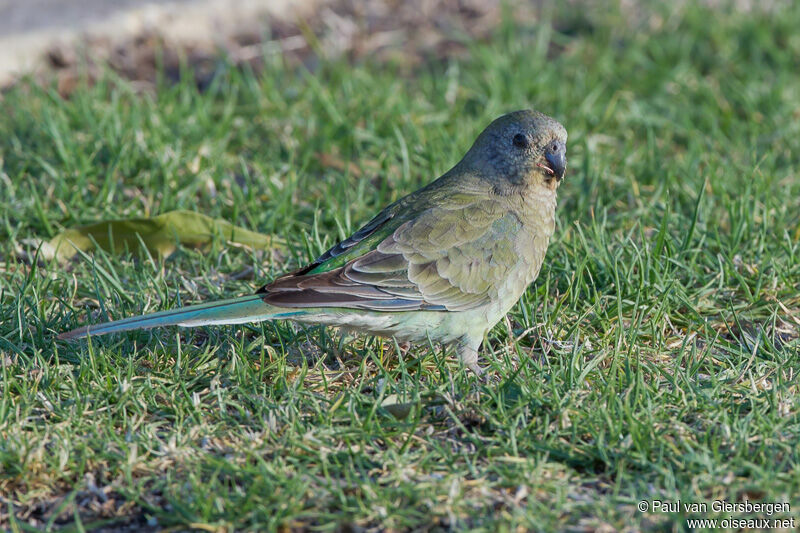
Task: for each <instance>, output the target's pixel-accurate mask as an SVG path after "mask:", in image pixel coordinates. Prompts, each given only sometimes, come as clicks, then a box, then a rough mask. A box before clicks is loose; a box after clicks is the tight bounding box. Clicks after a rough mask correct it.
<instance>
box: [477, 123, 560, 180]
mask: <svg viewBox="0 0 800 533" xmlns="http://www.w3.org/2000/svg"><path fill="white" fill-rule="evenodd" d="M463 163H464V164H466V165H468V166H469V167H471V168H472V169H474V170H477V171H478V172H480V173H481V174H482V175H484V176H488V177H490V178H491V179H493V180H505V181H507V182H509V183H510V184H511V185H517V186H519V185H532V184H544V185H546V186H547V187H548V188H552V189H555V188H556V187H557V186H558V184H559V183H560V182H561V180H562V179H563V177H564V172H565V171H566V169H567V130H565V129H564V126H562V125H561V124H559V123H558V122H557V121H556V120H554V119H552V118H550V117H548V116H547V115H544V114H542V113H539V112H538V111H532V110H528V109H526V110H523V111H515V112H513V113H509V114H507V115H503V116H502V117H500V118H498V119H497V120H495V121H494V122H492V123H491V124H489V126H487V127H486V129H485V130H483V132H482V133H481V134H480V136H478V139H477V140H476V141H475V144H473V145H472V148H470V150H469V152H467V155H465V156H464V160H463ZM497 185H498V186H500V187H501V188H502V185H503V183H498V184H497Z"/></svg>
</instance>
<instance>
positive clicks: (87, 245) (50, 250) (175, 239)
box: [40, 211, 279, 262]
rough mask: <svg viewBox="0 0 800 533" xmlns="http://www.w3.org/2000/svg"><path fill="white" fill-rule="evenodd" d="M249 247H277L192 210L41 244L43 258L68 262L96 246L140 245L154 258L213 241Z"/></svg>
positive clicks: (78, 231)
mask: <svg viewBox="0 0 800 533" xmlns="http://www.w3.org/2000/svg"><path fill="white" fill-rule="evenodd" d="M215 237H216V238H219V239H222V240H224V241H227V242H230V243H236V244H241V245H243V246H249V247H251V248H260V249H268V248H273V247H275V246H277V245H278V244H279V239H276V238H275V237H273V236H272V235H264V234H262V233H256V232H254V231H250V230H247V229H244V228H240V227H238V226H234V225H233V224H231V223H230V222H227V221H225V220H221V219H214V218H210V217H208V216H206V215H203V214H200V213H195V212H193V211H170V212H168V213H164V214H162V215H158V216H156V217H152V218H130V219H126V220H104V221H102V222H96V223H94V224H89V225H87V226H81V227H78V228H70V229H68V230H65V231H63V232H61V233H59V234H58V235H56V236H55V237H53V238H52V239H50V241H47V242H44V243H42V246H41V251H40V253H41V255H42V256H43V257H44V258H45V259H52V258H56V260H58V261H59V262H64V261H68V260H69V259H71V258H72V257H73V256H75V254H76V253H78V250H80V251H83V252H88V251H91V250H93V249H94V248H95V243H96V244H97V246H99V247H100V248H102V249H103V250H106V251H108V252H121V251H124V250H139V251H141V243H144V245H145V246H146V247H147V250H148V251H149V252H150V253H151V254H154V255H160V256H163V257H166V256H169V255H170V254H172V253H173V252H174V251H175V248H176V246H177V245H178V244H182V245H184V246H193V247H201V246H205V245H207V244H209V243H211V241H212V240H213V239H214V238H215Z"/></svg>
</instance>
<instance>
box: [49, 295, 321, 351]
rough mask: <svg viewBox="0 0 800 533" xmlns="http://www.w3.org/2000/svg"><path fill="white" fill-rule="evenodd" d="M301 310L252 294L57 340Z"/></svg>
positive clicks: (259, 317) (88, 328)
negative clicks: (273, 302)
mask: <svg viewBox="0 0 800 533" xmlns="http://www.w3.org/2000/svg"><path fill="white" fill-rule="evenodd" d="M304 313H305V311H288V312H287V310H286V309H282V308H280V307H275V306H272V305H269V304H267V303H265V302H264V301H263V300H262V299H261V296H260V295H258V294H253V295H249V296H242V297H239V298H232V299H229V300H219V301H216V302H209V303H204V304H198V305H192V306H189V307H182V308H180V309H171V310H169V311H160V312H158V313H151V314H148V315H140V316H134V317H131V318H125V319H122V320H115V321H113V322H106V323H103V324H95V325H90V326H84V327H81V328H77V329H74V330H72V331H67V332H65V333H61V334H60V335H59V336H58V338H59V339H65V340H71V339H80V338H82V337H86V336H88V335H106V334H108V333H118V332H121V331H129V330H132V329H148V328H154V327H159V326H205V325H210V324H241V323H244V322H260V321H262V320H271V319H275V318H290V317H292V316H297V315H301V314H304Z"/></svg>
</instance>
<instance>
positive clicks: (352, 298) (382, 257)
mask: <svg viewBox="0 0 800 533" xmlns="http://www.w3.org/2000/svg"><path fill="white" fill-rule="evenodd" d="M432 203H433V202H432ZM395 213H398V210H392V209H388V210H387V211H385V212H384V213H381V214H380V215H378V216H377V217H375V218H374V219H373V220H372V221H370V222H369V223H368V224H367V225H366V226H364V227H363V228H361V229H360V230H359V231H357V232H356V233H355V234H353V236H352V237H350V238H349V239H347V240H345V241H342V242H341V243H339V244H337V245H336V246H334V247H333V248H331V250H329V251H328V252H326V253H325V254H323V255H322V256H321V257H320V259H318V260H317V261H315V262H314V263H312V264H311V265H309V267H307V268H305V269H302V270H300V271H297V272H295V273H292V274H289V275H287V276H284V277H282V278H279V279H277V280H275V281H274V282H273V283H271V284H269V285H267V286H265V287H264V288H262V289H261V290H260V291H259V292H260V293H261V295H262V298H263V299H264V301H265V302H267V303H270V304H272V305H276V306H279V307H344V308H356V309H369V310H374V311H410V310H423V309H427V310H440V311H463V310H467V309H472V308H475V307H478V306H480V305H483V304H485V303H487V302H488V301H490V300H491V299H492V298H493V297H494V296H495V295H496V294H495V292H494V291H495V290H496V288H497V286H498V285H499V284H500V283H501V282H502V281H503V280H505V279H506V277H507V276H508V275H509V271H510V270H511V269H512V268H513V266H514V265H515V264H516V263H517V262H518V261H519V258H518V255H517V252H516V250H515V249H514V239H513V235H514V234H516V232H517V231H519V228H520V222H519V220H518V219H517V218H516V217H515V216H514V215H513V214H511V213H509V212H508V210H507V209H505V208H504V206H503V205H502V204H501V203H500V201H498V200H497V199H495V198H491V197H487V196H485V195H483V196H482V195H470V194H458V193H456V194H455V195H449V196H448V198H447V199H446V200H444V201H441V199H439V201H437V202H435V205H430V204H429V205H428V206H427V207H426V206H423V207H422V208H420V210H419V212H418V213H416V214H415V216H413V217H410V218H409V217H408V216H407V215H406V216H405V217H403V219H401V218H400V216H396V215H395Z"/></svg>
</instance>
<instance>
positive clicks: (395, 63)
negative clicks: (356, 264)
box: [0, 2, 800, 530]
mask: <svg viewBox="0 0 800 533" xmlns="http://www.w3.org/2000/svg"><path fill="white" fill-rule="evenodd" d="M354 5H356V4H348V3H342V4H341V5H337V4H332V5H331V7H330V11H329V12H328V11H323V12H320V14H318V15H315V16H312V17H310V18H308V19H302V20H297V21H294V22H293V23H292V24H288V25H283V26H275V27H266V28H265V30H264V33H263V34H262V35H260V36H259V39H258V40H257V42H256V43H254V44H252V45H247V46H255V48H252V49H249V50H251V51H252V50H255V51H256V53H251V54H245V56H246V58H247V59H246V60H242V57H244V56H243V55H242V54H241V53H239V55H238V56H237V54H236V53H228V54H225V53H221V54H218V55H212V56H207V55H203V56H198V55H196V54H195V55H193V53H192V52H191V51H181V50H177V51H176V50H172V49H166V48H164V47H163V42H161V41H159V40H158V39H152V40H151V41H148V42H150V43H151V48H150V50H151V51H152V53H148V54H142V56H141V57H143V58H144V59H142V62H143V64H144V65H145V67H147V68H144V67H143V68H142V69H139V70H135V69H134V70H133V71H126V70H125V69H121V68H115V64H114V62H113V61H111V62H110V63H108V64H99V63H93V62H92V61H91V58H89V59H87V60H76V61H75V62H74V64H69V65H67V66H65V67H63V68H62V69H61V71H58V72H54V73H52V74H51V75H50V77H49V78H46V79H45V81H44V82H42V81H41V80H37V81H34V80H32V79H29V80H25V81H22V82H20V83H18V84H16V85H14V86H12V87H10V88H8V89H6V90H5V92H4V93H3V94H2V102H0V105H1V106H2V113H0V273H1V274H2V275H0V306H1V307H0V362H2V379H0V437H2V438H0V498H1V499H2V502H1V503H2V506H1V507H0V523H2V524H3V526H4V527H6V528H9V529H12V530H14V529H19V530H25V529H31V528H36V529H46V528H47V527H61V528H67V529H76V530H80V529H82V528H86V529H97V528H101V527H105V528H107V529H109V530H118V529H122V528H126V527H127V528H136V527H173V526H174V527H177V528H178V529H191V528H199V529H209V530H234V529H235V530H241V529H258V530H261V529H276V528H288V529H305V528H312V527H313V528H318V529H335V528H336V526H337V525H338V526H340V527H345V528H347V527H350V528H355V529H360V528H380V529H407V528H429V527H444V528H447V527H452V528H459V529H460V528H465V527H483V528H486V529H492V530H494V529H498V528H501V529H516V528H522V529H542V530H552V529H565V528H573V529H577V530H594V529H598V528H600V529H607V530H620V529H626V528H627V529H630V530H638V529H682V528H685V527H686V522H685V519H686V518H687V516H686V515H684V514H681V513H677V514H649V513H641V512H639V511H637V510H636V503H637V502H638V501H640V500H651V499H662V500H678V499H681V500H682V501H684V502H687V501H711V500H714V499H726V500H729V501H738V500H743V499H750V500H761V501H788V502H791V503H792V504H793V507H795V509H793V513H796V507H797V505H800V501H799V500H798V493H799V491H798V479H800V477H798V474H800V470H799V469H798V459H800V456H799V454H798V450H797V446H796V443H797V441H798V437H800V435H799V433H800V418H798V406H797V402H796V400H795V396H796V393H797V377H796V376H795V372H797V371H798V370H800V363H798V358H797V355H798V345H799V344H800V343H799V342H798V328H800V266H798V253H800V250H798V239H800V230H798V222H799V221H800V200H799V199H798V198H800V180H798V178H797V177H796V171H797V166H798V155H797V154H798V153H800V140H799V139H800V135H799V134H800V76H799V75H798V72H799V71H800V70H798V64H797V62H798V59H797V58H798V57H800V34H798V33H797V31H796V28H797V27H798V24H800V8H798V6H797V5H795V4H793V3H791V2H786V3H775V4H770V5H769V6H766V7H765V6H758V7H756V6H749V7H748V6H744V5H742V4H741V3H738V4H737V3H726V2H722V3H718V4H717V3H715V4H714V5H709V4H706V3H695V2H683V3H679V4H675V3H655V2H610V3H606V2H604V3H591V4H584V3H579V2H570V3H552V4H550V3H544V4H540V5H536V6H533V7H531V6H516V5H513V4H507V5H494V4H492V5H491V6H490V7H491V10H489V9H487V10H476V9H472V10H470V9H466V8H464V7H463V6H464V5H462V4H451V3H449V2H448V3H447V4H446V7H447V9H445V7H441V8H440V9H436V6H434V7H433V8H430V7H428V8H427V11H425V9H423V8H424V6H422V7H419V8H418V9H416V10H415V9H414V8H413V6H412V7H411V8H407V9H400V8H397V9H396V10H391V9H389V10H384V11H381V13H384V16H383V18H381V17H380V16H378V15H375V14H374V12H369V11H368V12H366V13H364V12H358V10H357V9H355V8H354V7H353V6H354ZM368 5H370V6H375V5H379V4H368ZM426 5H427V4H426ZM453 5H455V6H456V7H452V6H453ZM390 7H391V6H390ZM337 10H338V11H337ZM331 13H333V14H334V15H336V16H338V17H339V18H340V19H342V20H345V21H348V20H349V21H351V23H352V27H354V28H356V29H355V30H352V31H350V32H349V33H348V32H345V31H342V30H341V27H346V24H344V23H341V24H340V25H339V26H336V24H333V23H331V22H330V20H334V19H331V17H332V16H333V15H331ZM370 13H372V14H370ZM325 17H328V18H327V19H326V18H325ZM414 17H417V18H416V19H415V18H414ZM342 24H344V26H342ZM337 31H338V34H337ZM393 32H394V33H393ZM398 32H399V33H398ZM337 35H338V36H339V40H336V36H337ZM342 35H346V36H348V37H347V38H346V39H345V38H342V37H341V36H342ZM376 36H378V37H376ZM286 39H294V41H292V42H294V43H301V41H302V44H297V45H296V46H295V45H293V48H292V49H291V50H287V47H286V46H285V43H286ZM282 43H283V44H282ZM335 43H339V45H338V47H336V46H334V44H335ZM342 43H344V44H342ZM365 43H366V44H365ZM142 46H144V45H142ZM234 52H235V51H234ZM150 67H152V68H150ZM137 73H138V74H137ZM65 80H66V81H65ZM525 107H533V108H536V109H538V110H541V111H543V112H545V113H547V114H550V115H552V116H554V117H555V118H557V119H558V120H559V121H560V122H562V123H563V124H564V125H565V126H566V127H567V129H568V131H569V133H570V141H569V147H568V156H569V169H568V174H567V178H566V180H565V182H564V183H563V185H562V187H561V189H560V206H559V212H558V227H557V230H556V235H555V237H554V240H553V242H552V243H551V246H550V250H549V251H548V256H547V259H546V262H545V267H544V268H543V270H542V273H541V275H540V277H539V280H537V282H536V283H535V284H534V285H533V286H532V287H531V288H530V290H529V291H528V293H527V294H526V295H525V297H524V298H523V300H522V301H521V303H520V305H518V306H517V307H516V308H515V309H514V311H513V312H512V314H511V315H510V316H509V320H508V321H506V322H504V323H501V324H499V325H498V326H497V327H496V328H495V329H494V330H493V331H492V332H491V334H490V336H489V339H488V340H487V342H486V343H485V347H486V349H485V353H486V359H485V361H486V362H488V363H489V364H490V366H491V370H490V372H491V374H492V375H493V376H495V379H494V380H493V381H492V382H490V383H488V384H480V383H476V382H475V381H474V379H473V377H472V376H469V375H467V374H465V373H463V372H459V365H458V364H457V363H456V362H455V361H454V360H453V358H452V357H451V355H452V354H450V353H448V352H443V351H442V350H441V349H440V348H438V347H427V346H418V347H416V348H414V349H413V350H412V351H411V352H410V353H409V354H408V355H406V356H403V357H399V356H398V354H397V350H396V347H395V346H394V345H393V343H387V342H382V341H380V340H376V339H370V338H356V339H353V338H349V337H341V336H339V335H338V334H336V333H335V332H334V331H332V330H324V329H321V328H300V327H297V326H293V325H291V324H284V323H276V324H263V325H252V326H239V327H224V328H203V329H199V330H180V331H178V330H175V329H165V330H159V331H154V332H136V333H131V334H125V335H118V336H115V337H110V338H107V339H106V338H103V339H94V340H93V341H92V342H91V343H89V344H87V343H78V344H62V343H55V342H54V335H55V333H57V332H59V331H62V330H65V329H68V328H72V327H74V326H77V325H79V324H82V323H85V322H87V321H89V320H99V319H102V318H104V317H114V318H118V317H123V316H129V315H132V314H135V313H139V312H143V311H151V310H158V309H165V308H169V307H174V306H176V305H179V304H180V303H181V302H190V301H191V302H195V301H200V300H205V299H211V298H217V297H223V296H233V295H239V294H243V293H246V292H249V291H251V290H253V289H254V288H256V287H257V286H259V284H260V283H261V282H262V281H264V280H268V279H270V278H271V277H272V276H274V275H276V274H277V273H280V272H282V271H286V270H289V269H291V268H294V267H296V266H298V265H299V264H301V263H303V262H305V261H308V260H309V259H311V258H313V257H314V256H316V255H317V254H319V253H320V252H322V251H323V250H324V249H325V248H327V247H328V246H330V245H332V244H334V243H335V242H336V241H337V240H339V239H341V238H343V237H345V236H346V235H347V234H348V233H350V232H351V231H353V230H355V229H357V228H358V226H359V225H360V224H361V223H362V222H364V221H366V220H367V219H368V218H369V217H370V216H371V215H372V214H373V213H374V212H376V211H377V210H378V209H380V208H381V207H382V206H384V205H386V204H388V203H389V202H391V201H393V200H395V199H397V198H399V197H401V196H403V195H405V194H407V193H409V192H411V191H413V190H414V189H416V188H418V187H419V186H421V185H422V184H425V183H427V182H429V181H431V180H432V179H434V178H435V177H437V176H438V175H440V174H441V173H443V172H444V171H446V170H447V169H448V168H449V167H450V166H451V165H452V164H453V163H455V162H456V161H457V160H458V159H459V158H460V156H461V155H462V154H463V153H464V152H465V151H466V149H467V148H468V147H469V145H470V144H471V142H472V141H473V140H474V137H475V136H476V135H477V133H478V132H479V131H480V130H481V129H482V128H483V127H484V126H485V125H486V124H487V123H488V122H489V121H491V120H492V119H493V118H495V117H496V116H498V115H500V114H502V113H505V112H508V111H511V110H514V109H518V108H525ZM174 209H191V210H196V211H199V212H202V213H205V214H208V215H211V216H214V217H220V218H224V219H226V220H229V221H231V222H233V223H235V224H238V225H241V226H245V227H247V228H250V229H253V230H257V231H260V232H263V233H267V234H274V235H276V236H278V237H280V238H282V239H283V240H285V242H286V243H288V245H287V247H286V248H281V249H275V250H251V249H247V248H243V247H231V246H228V245H226V243H224V242H214V243H213V244H212V246H211V248H210V249H209V250H205V251H197V250H193V249H188V248H180V249H179V250H178V251H177V252H176V253H175V254H173V255H172V256H170V257H169V258H167V259H161V258H158V257H152V258H145V259H140V258H139V256H138V255H136V254H134V253H133V252H134V251H133V250H131V251H130V252H131V253H128V252H124V251H121V252H120V253H117V254H108V253H103V252H96V253H95V254H93V255H92V256H84V257H78V258H76V259H74V260H73V261H71V262H70V263H69V264H66V265H59V264H56V263H55V262H47V261H41V260H40V261H38V262H37V260H36V259H35V257H34V253H35V247H32V246H31V245H30V242H31V240H32V239H41V238H50V237H52V236H54V235H55V234H57V233H58V232H59V231H61V230H62V229H64V228H67V227H71V226H75V225H79V224H87V223H92V222H96V221H98V220H102V219H109V218H124V217H138V216H150V215H157V214H160V213H164V212H167V211H170V210H174ZM398 405H399V406H401V408H400V409H399V411H398V409H397V406H398ZM398 412H399V413H400V418H397V417H396V416H395V415H396V414H397V413H398ZM392 413H395V414H392ZM794 504H797V505H794ZM701 517H703V518H707V517H709V515H702V516H701ZM722 517H724V516H721V518H722Z"/></svg>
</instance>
